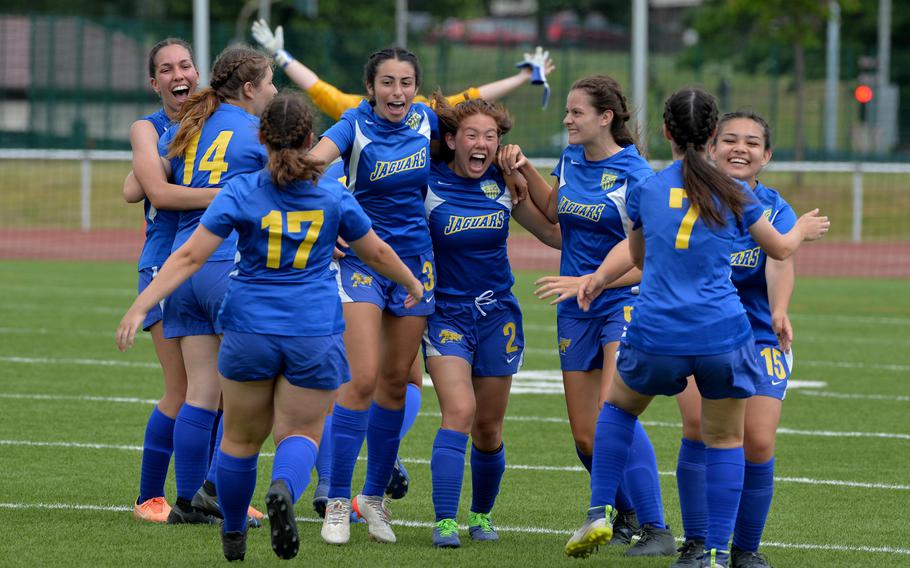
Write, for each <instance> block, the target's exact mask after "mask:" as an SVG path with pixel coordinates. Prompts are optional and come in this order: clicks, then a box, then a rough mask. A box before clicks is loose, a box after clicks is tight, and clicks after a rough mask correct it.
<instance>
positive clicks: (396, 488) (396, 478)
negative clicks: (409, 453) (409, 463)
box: [385, 457, 411, 499]
mask: <svg viewBox="0 0 910 568" xmlns="http://www.w3.org/2000/svg"><path fill="white" fill-rule="evenodd" d="M410 483H411V476H410V475H408V470H406V469H405V468H404V464H403V463H401V458H398V457H396V458H395V467H394V468H392V477H390V478H389V484H388V485H386V486H385V494H386V497H388V498H390V499H401V498H402V497H404V496H405V495H407V494H408V486H409V485H410Z"/></svg>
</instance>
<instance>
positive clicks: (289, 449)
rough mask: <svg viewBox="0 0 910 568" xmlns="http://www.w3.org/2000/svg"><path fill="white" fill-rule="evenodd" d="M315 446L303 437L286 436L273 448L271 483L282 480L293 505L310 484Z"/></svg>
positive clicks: (314, 460)
mask: <svg viewBox="0 0 910 568" xmlns="http://www.w3.org/2000/svg"><path fill="white" fill-rule="evenodd" d="M317 451H318V450H317V448H316V444H314V443H313V440H310V439H309V438H307V437H305V436H288V437H287V438H285V439H284V440H282V441H281V443H279V444H278V447H277V448H275V463H274V465H272V481H275V480H277V479H281V480H283V481H284V482H285V483H286V484H287V486H288V489H290V490H291V499H293V500H294V503H296V502H297V499H299V498H300V496H301V495H303V492H304V491H306V487H307V485H309V484H310V471H311V470H312V469H313V464H314V463H316V452H317Z"/></svg>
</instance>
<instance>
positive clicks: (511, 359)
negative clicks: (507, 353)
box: [506, 355, 518, 363]
mask: <svg viewBox="0 0 910 568" xmlns="http://www.w3.org/2000/svg"><path fill="white" fill-rule="evenodd" d="M515 357H518V355H513V356H511V357H509V358H508V359H506V363H511V362H512V361H514V360H515Z"/></svg>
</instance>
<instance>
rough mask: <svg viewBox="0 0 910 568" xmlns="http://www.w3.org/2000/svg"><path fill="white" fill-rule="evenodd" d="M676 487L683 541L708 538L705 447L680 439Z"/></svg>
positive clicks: (696, 442)
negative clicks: (684, 539)
mask: <svg viewBox="0 0 910 568" xmlns="http://www.w3.org/2000/svg"><path fill="white" fill-rule="evenodd" d="M676 488H677V489H678V490H679V508H680V511H681V512H682V524H683V534H684V535H685V538H686V540H705V538H707V536H708V503H707V502H706V500H705V445H704V444H703V443H701V442H698V441H695V440H688V439H686V438H683V439H682V444H680V446H679V459H678V460H677V462H676Z"/></svg>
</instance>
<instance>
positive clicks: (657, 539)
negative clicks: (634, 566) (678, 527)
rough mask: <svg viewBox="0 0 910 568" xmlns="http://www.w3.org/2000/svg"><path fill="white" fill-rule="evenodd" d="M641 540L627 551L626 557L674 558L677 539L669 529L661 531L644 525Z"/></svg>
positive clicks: (652, 526)
mask: <svg viewBox="0 0 910 568" xmlns="http://www.w3.org/2000/svg"><path fill="white" fill-rule="evenodd" d="M639 534H640V535H641V538H639V539H638V542H636V543H635V544H633V545H632V546H631V547H630V548H629V550H627V551H626V556H674V555H676V539H675V538H673V533H672V532H670V529H669V528H663V529H659V528H657V527H655V526H654V525H644V526H643V527H641V531H640V533H639Z"/></svg>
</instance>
